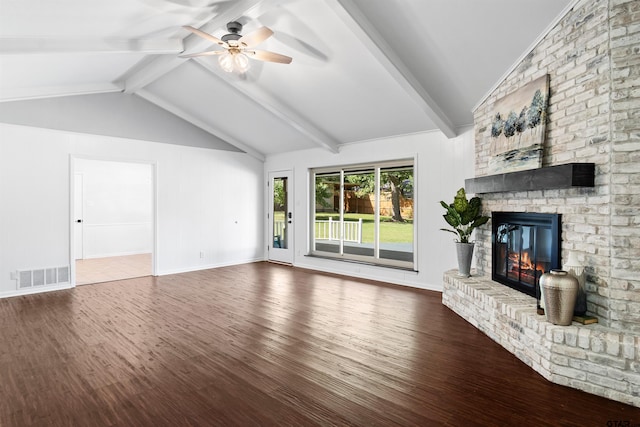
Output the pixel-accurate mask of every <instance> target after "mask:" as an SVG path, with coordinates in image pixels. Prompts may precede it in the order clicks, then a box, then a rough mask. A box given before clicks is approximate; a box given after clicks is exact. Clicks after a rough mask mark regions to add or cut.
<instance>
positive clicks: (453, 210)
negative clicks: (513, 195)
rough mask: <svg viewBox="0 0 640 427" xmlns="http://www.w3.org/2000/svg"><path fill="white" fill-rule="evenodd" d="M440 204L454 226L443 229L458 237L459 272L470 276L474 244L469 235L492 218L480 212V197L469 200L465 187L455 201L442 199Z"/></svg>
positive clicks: (448, 222)
mask: <svg viewBox="0 0 640 427" xmlns="http://www.w3.org/2000/svg"><path fill="white" fill-rule="evenodd" d="M440 204H441V205H442V207H443V208H445V209H446V210H447V213H445V214H444V215H443V217H444V220H445V221H447V224H449V225H450V226H451V227H452V228H453V230H450V229H448V228H441V230H442V231H448V232H449V233H453V234H455V235H456V236H457V237H458V239H457V240H456V252H457V254H458V274H460V275H461V276H464V277H469V276H470V275H471V273H470V271H471V257H472V255H473V246H474V243H473V242H469V237H471V233H472V232H473V230H474V229H475V228H476V227H479V226H481V225H483V224H486V223H487V221H489V219H490V218H489V217H488V216H483V215H481V214H480V206H481V204H482V202H481V200H480V198H479V197H473V198H471V200H467V194H466V193H465V191H464V188H461V189H459V190H458V192H457V193H456V196H455V197H454V199H453V203H451V204H447V203H445V202H443V201H441V202H440Z"/></svg>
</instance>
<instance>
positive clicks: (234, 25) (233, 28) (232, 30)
mask: <svg viewBox="0 0 640 427" xmlns="http://www.w3.org/2000/svg"><path fill="white" fill-rule="evenodd" d="M227 30H228V31H229V34H225V35H224V36H222V37H221V40H222V41H223V42H228V41H229V40H239V39H240V38H241V37H242V36H241V35H240V34H239V33H240V31H242V24H241V23H239V22H237V21H232V22H229V23H228V24H227Z"/></svg>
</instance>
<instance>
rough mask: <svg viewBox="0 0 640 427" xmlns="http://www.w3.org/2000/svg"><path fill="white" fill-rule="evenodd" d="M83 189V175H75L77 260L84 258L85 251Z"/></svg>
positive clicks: (74, 226) (74, 209)
mask: <svg viewBox="0 0 640 427" xmlns="http://www.w3.org/2000/svg"><path fill="white" fill-rule="evenodd" d="M82 188H83V182H82V174H81V173H77V174H75V180H74V183H73V189H74V195H73V197H74V199H73V200H74V202H73V228H74V230H73V233H74V243H75V247H74V252H75V258H76V259H83V258H84V251H83V241H84V239H83V234H82V232H83V227H84V225H83V221H84V219H83V216H82V207H83V199H82Z"/></svg>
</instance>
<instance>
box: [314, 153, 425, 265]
mask: <svg viewBox="0 0 640 427" xmlns="http://www.w3.org/2000/svg"><path fill="white" fill-rule="evenodd" d="M416 165H417V158H404V159H397V160H384V161H377V162H370V163H358V164H347V165H341V166H323V167H317V168H310V169H309V184H310V185H309V188H310V193H309V194H310V197H309V199H310V209H309V212H310V215H309V218H308V224H309V251H308V254H307V255H308V256H313V257H320V258H327V259H332V260H337V261H344V262H356V263H363V264H368V265H375V266H380V267H389V268H395V269H401V270H408V271H414V272H417V271H418V244H417V240H418V239H417V230H418V224H417V217H418V203H417V191H416V188H417V167H416ZM405 167H411V168H412V169H413V191H412V200H413V220H412V221H413V222H412V226H413V230H412V231H413V236H412V239H413V240H412V246H413V248H412V250H413V252H412V261H402V260H394V259H390V258H380V203H381V182H380V177H381V170H384V169H392V168H405ZM371 169H373V172H374V179H375V189H374V200H375V208H374V244H373V246H374V251H373V256H369V255H357V254H351V253H345V252H344V236H341V237H340V239H339V251H338V253H334V252H326V251H321V250H317V249H316V238H315V236H316V231H315V221H316V214H317V212H316V177H317V176H318V175H322V174H334V175H339V176H340V197H339V203H340V209H339V212H338V213H339V217H340V222H341V223H342V222H344V214H345V212H344V210H345V209H344V207H345V200H344V192H345V191H344V189H345V188H344V187H345V186H344V184H345V175H348V174H350V173H354V172H367V171H369V170H371Z"/></svg>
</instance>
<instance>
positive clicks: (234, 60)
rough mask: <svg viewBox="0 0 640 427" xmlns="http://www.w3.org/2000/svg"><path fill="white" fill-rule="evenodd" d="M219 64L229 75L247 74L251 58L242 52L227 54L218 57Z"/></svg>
mask: <svg viewBox="0 0 640 427" xmlns="http://www.w3.org/2000/svg"><path fill="white" fill-rule="evenodd" d="M218 64H220V68H222V70H223V71H226V72H227V73H233V72H234V71H235V72H238V73H245V72H247V70H249V57H248V56H247V55H245V54H244V53H241V52H234V51H230V52H225V53H223V54H222V55H220V56H219V57H218Z"/></svg>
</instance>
